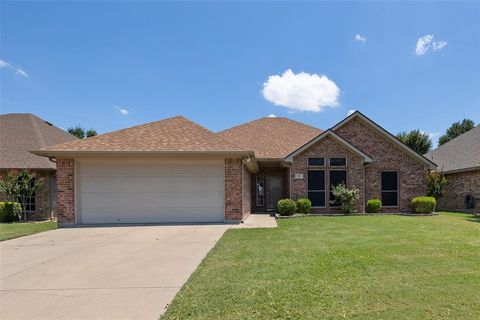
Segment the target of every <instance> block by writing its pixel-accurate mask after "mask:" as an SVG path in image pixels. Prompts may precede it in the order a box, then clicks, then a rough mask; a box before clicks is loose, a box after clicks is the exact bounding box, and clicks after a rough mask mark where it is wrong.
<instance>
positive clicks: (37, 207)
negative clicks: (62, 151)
mask: <svg viewBox="0 0 480 320" xmlns="http://www.w3.org/2000/svg"><path fill="white" fill-rule="evenodd" d="M73 140H77V138H76V137H74V136H72V135H71V134H69V133H67V132H65V131H63V130H61V129H59V128H57V127H55V126H53V125H52V124H51V123H49V122H47V121H44V120H42V119H40V118H38V117H37V116H35V115H33V114H20V113H12V114H4V115H0V176H4V175H5V174H6V173H7V171H8V170H11V169H28V170H30V171H32V172H35V173H36V176H37V179H40V180H42V187H41V188H40V189H39V190H38V191H37V192H36V193H35V194H34V195H32V196H31V197H29V198H28V199H27V204H26V209H27V210H26V211H27V218H28V219H31V220H35V219H45V218H50V217H51V216H53V215H54V214H55V207H56V178H55V171H56V165H55V162H52V161H50V160H49V159H48V158H45V157H40V156H37V155H34V154H32V153H30V152H29V151H30V150H36V149H39V148H44V147H47V146H51V145H54V144H58V143H63V142H68V141H73ZM11 200H14V199H9V198H8V197H7V196H6V195H5V194H3V193H1V192H0V201H11Z"/></svg>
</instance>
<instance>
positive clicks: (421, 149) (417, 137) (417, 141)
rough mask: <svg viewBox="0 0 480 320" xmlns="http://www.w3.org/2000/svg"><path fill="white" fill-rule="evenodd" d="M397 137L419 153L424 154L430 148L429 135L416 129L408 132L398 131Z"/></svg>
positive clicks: (430, 140)
mask: <svg viewBox="0 0 480 320" xmlns="http://www.w3.org/2000/svg"><path fill="white" fill-rule="evenodd" d="M397 138H398V139H399V140H400V141H402V142H403V143H405V144H406V145H407V146H409V147H410V148H411V149H412V150H415V151H416V152H417V153H419V154H425V153H427V152H428V151H430V149H432V139H430V136H429V135H428V134H427V133H425V132H422V131H420V130H418V129H417V130H412V131H410V132H405V131H404V132H400V133H399V134H397Z"/></svg>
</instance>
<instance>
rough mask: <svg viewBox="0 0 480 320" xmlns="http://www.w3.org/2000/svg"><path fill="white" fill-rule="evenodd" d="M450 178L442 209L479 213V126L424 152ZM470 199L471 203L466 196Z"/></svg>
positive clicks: (440, 205)
mask: <svg viewBox="0 0 480 320" xmlns="http://www.w3.org/2000/svg"><path fill="white" fill-rule="evenodd" d="M425 157H427V158H428V159H430V160H432V161H435V163H436V164H437V165H438V170H439V171H441V172H443V174H444V175H445V178H446V179H447V184H446V185H445V188H444V195H443V197H441V198H440V199H438V203H437V207H438V208H439V209H441V210H449V211H463V212H475V213H480V127H475V128H473V129H472V130H470V131H467V132H465V133H464V134H462V135H460V136H458V137H456V138H455V139H452V140H450V141H449V142H447V143H445V144H444V145H441V146H440V147H438V148H437V149H435V150H433V151H431V152H429V153H427V154H426V155H425ZM472 198H473V199H474V200H473V202H472V201H471V200H470V205H468V204H467V203H468V202H469V201H467V199H472ZM472 205H473V206H472Z"/></svg>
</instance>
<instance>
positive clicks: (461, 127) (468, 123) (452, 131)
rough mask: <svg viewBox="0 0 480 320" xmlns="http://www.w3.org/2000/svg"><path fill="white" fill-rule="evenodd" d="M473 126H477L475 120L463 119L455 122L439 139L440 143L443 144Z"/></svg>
mask: <svg viewBox="0 0 480 320" xmlns="http://www.w3.org/2000/svg"><path fill="white" fill-rule="evenodd" d="M473 128H475V122H473V120H470V119H463V121H462V122H460V121H458V122H455V123H454V124H452V125H451V126H450V128H448V129H447V132H446V133H445V134H444V135H443V136H441V137H440V138H439V139H438V145H439V146H441V145H442V144H445V143H447V142H448V141H450V140H452V139H455V138H456V137H458V136H459V135H461V134H464V133H465V132H467V131H469V130H472V129H473Z"/></svg>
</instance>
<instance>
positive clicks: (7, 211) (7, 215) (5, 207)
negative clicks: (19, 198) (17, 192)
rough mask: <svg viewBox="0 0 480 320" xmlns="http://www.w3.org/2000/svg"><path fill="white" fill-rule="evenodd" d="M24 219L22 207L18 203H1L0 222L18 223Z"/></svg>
mask: <svg viewBox="0 0 480 320" xmlns="http://www.w3.org/2000/svg"><path fill="white" fill-rule="evenodd" d="M21 217H22V206H21V205H20V203H18V202H0V222H13V221H18V220H20V218H21Z"/></svg>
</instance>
